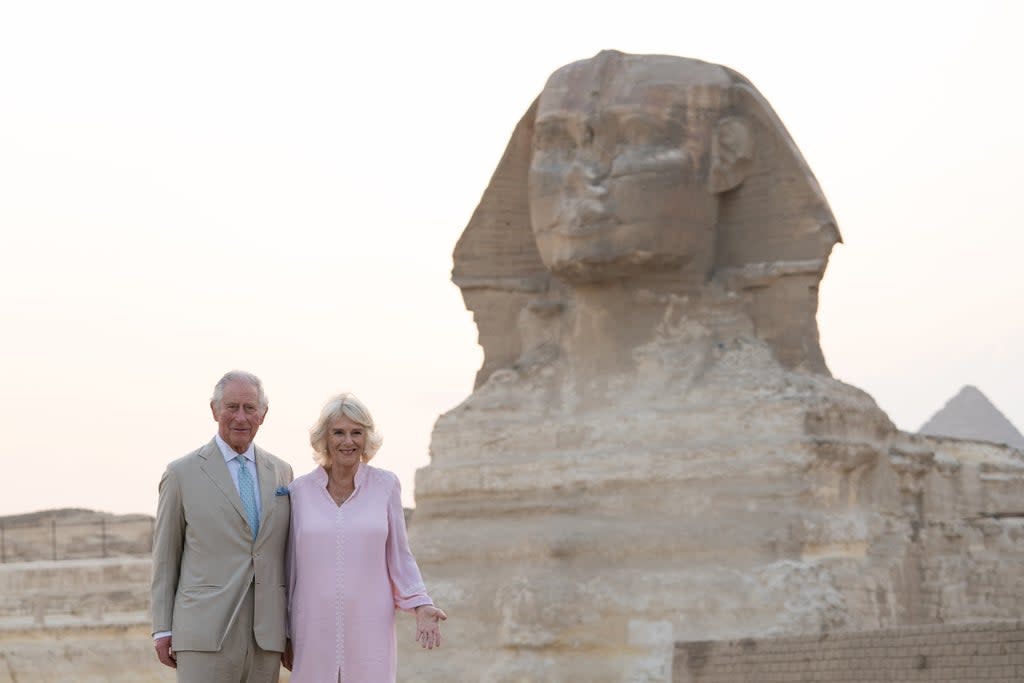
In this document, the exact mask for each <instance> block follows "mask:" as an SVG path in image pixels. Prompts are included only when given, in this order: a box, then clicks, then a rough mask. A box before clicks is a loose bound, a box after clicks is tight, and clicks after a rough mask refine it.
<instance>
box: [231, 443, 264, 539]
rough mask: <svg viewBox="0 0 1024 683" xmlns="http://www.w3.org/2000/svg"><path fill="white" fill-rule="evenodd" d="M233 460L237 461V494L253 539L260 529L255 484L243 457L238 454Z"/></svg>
mask: <svg viewBox="0 0 1024 683" xmlns="http://www.w3.org/2000/svg"><path fill="white" fill-rule="evenodd" d="M235 460H236V461H238V495H239V496H241V498H242V507H243V508H245V516H246V517H248V518H249V528H251V529H252V539H253V540H254V541H255V540H256V534H258V533H259V531H260V516H259V515H258V514H256V485H255V482H254V481H253V480H252V474H250V473H249V468H248V467H246V466H245V458H243V457H242V456H240V455H239V456H236V457H235Z"/></svg>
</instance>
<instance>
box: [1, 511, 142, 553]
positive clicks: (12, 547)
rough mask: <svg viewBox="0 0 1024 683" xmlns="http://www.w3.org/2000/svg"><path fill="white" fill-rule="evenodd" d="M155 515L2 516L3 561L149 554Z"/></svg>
mask: <svg viewBox="0 0 1024 683" xmlns="http://www.w3.org/2000/svg"><path fill="white" fill-rule="evenodd" d="M152 548H153V519H152V518H150V517H141V516H140V517H138V518H129V519H104V518H102V517H101V518H99V519H92V520H75V519H59V518H57V517H52V518H49V519H42V520H31V521H12V520H4V519H0V563H8V562H37V561H40V560H51V561H54V560H79V559H86V558H97V557H123V556H131V555H148V554H149V553H150V552H151V550H152Z"/></svg>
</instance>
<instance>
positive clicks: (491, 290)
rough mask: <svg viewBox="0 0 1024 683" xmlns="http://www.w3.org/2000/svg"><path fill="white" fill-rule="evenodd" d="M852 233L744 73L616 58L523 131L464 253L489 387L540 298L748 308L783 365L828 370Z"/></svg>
mask: <svg viewBox="0 0 1024 683" xmlns="http://www.w3.org/2000/svg"><path fill="white" fill-rule="evenodd" d="M838 241H839V233H838V231H837V230H836V227H835V221H834V219H833V217H832V213H831V211H830V209H829V207H828V203H827V202H826V201H825V198H824V196H823V194H822V192H821V190H820V188H819V186H818V183H817V181H816V180H815V178H814V176H813V174H812V173H811V171H810V169H809V168H808V166H807V164H806V162H805V161H804V159H803V157H802V155H801V154H800V152H799V150H798V149H797V148H796V145H795V144H794V143H793V141H792V139H791V138H790V136H789V134H788V133H787V131H786V129H785V127H784V126H783V125H782V123H781V121H780V120H779V118H778V116H776V114H775V112H774V111H773V110H772V108H771V106H770V105H769V104H768V103H767V101H765V99H764V98H763V97H762V96H761V94H760V93H759V92H758V91H757V90H756V89H755V88H754V87H753V86H752V85H751V84H750V83H749V81H747V80H746V79H745V78H744V77H743V76H741V75H740V74H738V73H736V72H734V71H732V70H730V69H728V68H726V67H723V66H719V65H715V64H708V63H705V62H701V61H698V60H694V59H685V58H682V57H671V56H664V55H627V54H622V53H619V52H614V51H606V52H601V53H600V54H598V55H596V56H595V57H593V58H590V59H585V60H581V61H579V62H574V63H572V64H569V65H567V66H565V67H563V68H561V69H559V70H557V71H556V72H555V73H554V74H552V76H551V77H550V79H549V80H548V82H547V84H546V85H545V87H544V90H543V91H542V92H541V94H540V96H539V97H538V98H537V100H536V101H535V102H534V103H533V105H532V106H531V107H530V108H529V110H528V111H527V112H526V114H525V115H524V116H523V118H522V119H521V120H520V122H519V124H518V126H517V127H516V130H515V132H514V133H513V135H512V139H511V141H510V142H509V145H508V148H507V149H506V151H505V155H504V157H503V158H502V160H501V162H500V164H499V165H498V168H497V170H496V171H495V173H494V176H493V177H492V179H491V183H490V185H489V186H488V188H487V190H486V191H485V192H484V195H483V198H482V199H481V202H480V204H479V206H478V207H477V210H476V212H475V213H474V215H473V217H472V219H471V220H470V223H469V225H468V226H467V227H466V230H465V231H464V232H463V235H462V237H461V239H460V240H459V243H458V245H457V246H456V248H455V254H454V269H453V273H452V275H453V280H454V281H455V283H456V284H458V285H459V286H460V287H461V288H462V290H463V295H464V297H465V299H466V303H467V306H468V307H469V308H470V309H471V310H472V311H473V312H474V315H475V316H476V320H477V324H478V327H479V329H480V343H481V345H482V346H483V347H484V352H485V361H484V367H483V368H482V369H481V373H480V376H479V377H478V379H481V378H486V376H487V375H489V374H490V372H491V371H493V370H494V369H497V368H498V367H502V366H505V365H509V364H511V363H512V362H513V361H515V359H516V358H517V357H518V355H519V353H520V352H521V351H523V350H524V349H522V348H521V347H520V346H519V345H518V341H517V339H518V335H517V334H516V329H515V328H516V325H517V320H518V315H519V312H520V311H521V309H522V308H523V306H524V305H525V304H526V303H528V302H529V301H531V300H532V299H534V298H535V297H536V296H537V295H538V294H540V293H545V292H546V293H547V297H548V299H549V300H550V299H551V298H557V296H570V295H571V292H572V290H573V288H574V287H577V286H580V285H586V286H588V287H592V286H600V285H601V284H602V283H606V282H607V283H615V285H616V286H623V285H625V286H626V287H629V286H630V283H635V286H636V287H637V288H644V289H645V290H650V289H652V288H653V289H655V290H658V289H663V290H667V291H672V292H676V293H696V292H700V291H702V290H703V289H704V288H706V287H708V286H709V285H712V284H714V286H715V287H718V288H719V289H724V290H726V291H734V292H737V293H741V294H742V295H743V297H744V301H746V302H747V305H748V307H749V313H750V316H751V318H752V319H753V320H754V325H755V327H756V329H757V330H758V335H759V336H760V337H761V338H762V339H764V340H766V341H767V342H768V343H769V344H771V345H773V347H775V349H776V351H777V355H778V357H779V359H780V361H781V362H782V363H783V364H784V365H786V366H789V367H795V366H803V367H805V368H808V369H811V370H813V371H827V370H826V369H825V366H824V360H823V359H822V357H821V351H820V347H819V346H818V338H817V325H816V322H815V319H814V316H815V313H816V310H817V285H818V283H819V281H820V280H821V277H822V275H823V274H824V269H825V264H826V262H827V259H828V255H829V253H830V251H831V249H832V247H833V246H834V244H835V243H836V242H838Z"/></svg>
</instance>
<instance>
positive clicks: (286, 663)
mask: <svg viewBox="0 0 1024 683" xmlns="http://www.w3.org/2000/svg"><path fill="white" fill-rule="evenodd" d="M294 656H295V653H294V652H292V639H291V638H289V639H288V640H286V641H284V652H282V653H281V666H283V667H284V668H286V669H288V670H289V671H291V670H292V659H293V657H294Z"/></svg>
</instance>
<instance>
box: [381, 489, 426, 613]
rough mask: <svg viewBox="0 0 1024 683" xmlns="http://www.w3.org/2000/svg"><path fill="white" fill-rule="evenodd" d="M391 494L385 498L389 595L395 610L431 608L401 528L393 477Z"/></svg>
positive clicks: (399, 499)
mask: <svg viewBox="0 0 1024 683" xmlns="http://www.w3.org/2000/svg"><path fill="white" fill-rule="evenodd" d="M391 476H392V477H394V482H393V486H392V488H391V493H390V494H389V495H388V540H387V547H386V548H385V558H386V560H387V564H388V576H389V578H390V579H391V593H392V595H393V596H394V600H395V607H397V608H398V609H402V610H405V611H411V610H414V609H415V608H417V607H419V606H420V605H433V604H434V601H433V600H431V599H430V596H429V595H427V587H426V586H425V585H424V584H423V577H422V576H421V575H420V568H419V567H418V566H416V560H415V558H413V556H412V551H411V550H409V537H408V534H407V533H406V529H405V512H404V511H403V510H402V486H401V484H400V483H399V482H398V477H396V476H395V475H394V474H392V475H391Z"/></svg>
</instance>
